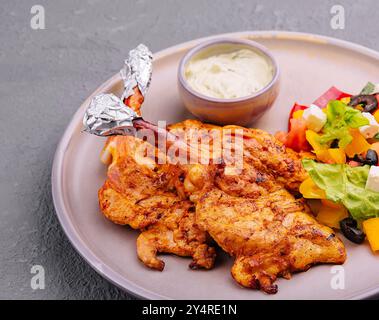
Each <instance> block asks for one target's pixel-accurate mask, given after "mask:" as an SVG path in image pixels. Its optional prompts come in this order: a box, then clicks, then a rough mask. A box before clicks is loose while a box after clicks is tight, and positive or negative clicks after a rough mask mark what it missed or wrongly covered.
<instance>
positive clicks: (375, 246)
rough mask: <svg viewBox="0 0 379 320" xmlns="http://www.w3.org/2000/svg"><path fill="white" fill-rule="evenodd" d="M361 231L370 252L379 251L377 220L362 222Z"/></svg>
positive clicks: (378, 225)
mask: <svg viewBox="0 0 379 320" xmlns="http://www.w3.org/2000/svg"><path fill="white" fill-rule="evenodd" d="M363 230H364V231H365V233H366V235H367V239H368V242H369V243H370V246H371V249H372V251H374V252H375V251H378V250H379V218H371V219H369V220H366V221H363Z"/></svg>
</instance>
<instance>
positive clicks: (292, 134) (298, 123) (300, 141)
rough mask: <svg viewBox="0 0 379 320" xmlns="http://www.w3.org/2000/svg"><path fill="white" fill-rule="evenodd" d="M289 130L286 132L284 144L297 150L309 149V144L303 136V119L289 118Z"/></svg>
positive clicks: (305, 128) (304, 128)
mask: <svg viewBox="0 0 379 320" xmlns="http://www.w3.org/2000/svg"><path fill="white" fill-rule="evenodd" d="M290 123H291V130H290V131H289V132H288V135H287V138H286V141H285V145H286V147H289V148H291V149H293V150H295V151H297V152H300V151H311V146H310V144H309V143H308V141H307V139H306V137H305V131H306V130H307V126H306V124H305V121H304V120H303V119H291V120H290Z"/></svg>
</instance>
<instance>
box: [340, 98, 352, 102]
mask: <svg viewBox="0 0 379 320" xmlns="http://www.w3.org/2000/svg"><path fill="white" fill-rule="evenodd" d="M350 100H351V98H350V97H345V98H342V99H341V100H340V101H341V102H343V103H344V104H349V103H350Z"/></svg>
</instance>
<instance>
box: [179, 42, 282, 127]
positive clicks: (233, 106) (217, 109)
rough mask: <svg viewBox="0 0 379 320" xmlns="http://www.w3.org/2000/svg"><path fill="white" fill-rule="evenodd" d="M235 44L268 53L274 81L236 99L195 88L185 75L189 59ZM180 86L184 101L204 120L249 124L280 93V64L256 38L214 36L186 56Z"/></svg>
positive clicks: (181, 71) (182, 65) (259, 115)
mask: <svg viewBox="0 0 379 320" xmlns="http://www.w3.org/2000/svg"><path fill="white" fill-rule="evenodd" d="M232 46H235V47H236V49H238V48H248V49H250V50H254V51H256V52H259V53H261V54H262V55H264V56H265V57H266V58H267V59H268V61H269V62H270V63H271V64H272V67H273V77H272V80H271V81H270V83H269V84H268V85H267V86H265V87H264V88H262V89H261V90H259V91H257V92H255V93H254V94H251V95H248V96H245V97H241V98H234V99H220V98H213V97H208V96H206V95H204V94H202V93H199V92H197V91H195V90H194V89H192V88H191V86H190V85H189V84H188V82H187V80H186V78H185V68H186V66H187V63H188V62H189V61H190V60H191V59H192V58H194V57H195V56H197V55H198V54H199V53H200V52H202V51H204V50H205V49H206V50H209V49H212V50H216V51H217V50H219V52H222V51H223V50H224V49H223V48H230V47H232ZM211 47H214V48H211ZM217 47H219V48H217ZM229 50H230V49H229ZM178 87H179V93H180V95H181V98H182V100H183V103H184V105H185V106H186V108H187V109H188V110H189V111H190V112H191V113H192V114H193V115H195V116H196V117H198V118H199V119H200V120H202V121H204V122H212V123H216V124H219V125H227V124H235V125H241V126H247V125H249V124H251V123H252V122H253V121H255V120H257V119H258V118H259V117H261V116H262V115H263V113H264V112H265V111H267V110H268V109H269V108H270V107H271V105H272V104H273V102H274V101H275V99H276V97H277V95H278V93H279V67H278V64H277V62H276V61H275V59H274V57H273V56H272V55H271V53H270V52H269V51H268V49H266V48H265V47H264V46H262V45H260V44H259V43H256V42H254V41H250V40H243V39H217V40H211V41H208V42H205V43H202V44H200V45H198V46H196V47H194V48H193V49H191V50H190V51H188V52H187V53H186V54H185V56H184V57H183V58H182V60H181V61H180V64H179V70H178Z"/></svg>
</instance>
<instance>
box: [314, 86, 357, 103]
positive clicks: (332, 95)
mask: <svg viewBox="0 0 379 320" xmlns="http://www.w3.org/2000/svg"><path fill="white" fill-rule="evenodd" d="M349 97H351V94H348V93H345V92H342V91H340V90H338V89H337V88H336V87H331V88H330V89H329V90H328V91H326V92H325V93H324V94H323V95H322V96H321V97H319V98H318V99H317V100H316V101H315V102H313V104H315V105H316V106H319V107H320V108H325V107H326V106H327V105H328V103H329V101H330V100H341V99H343V98H349Z"/></svg>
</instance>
